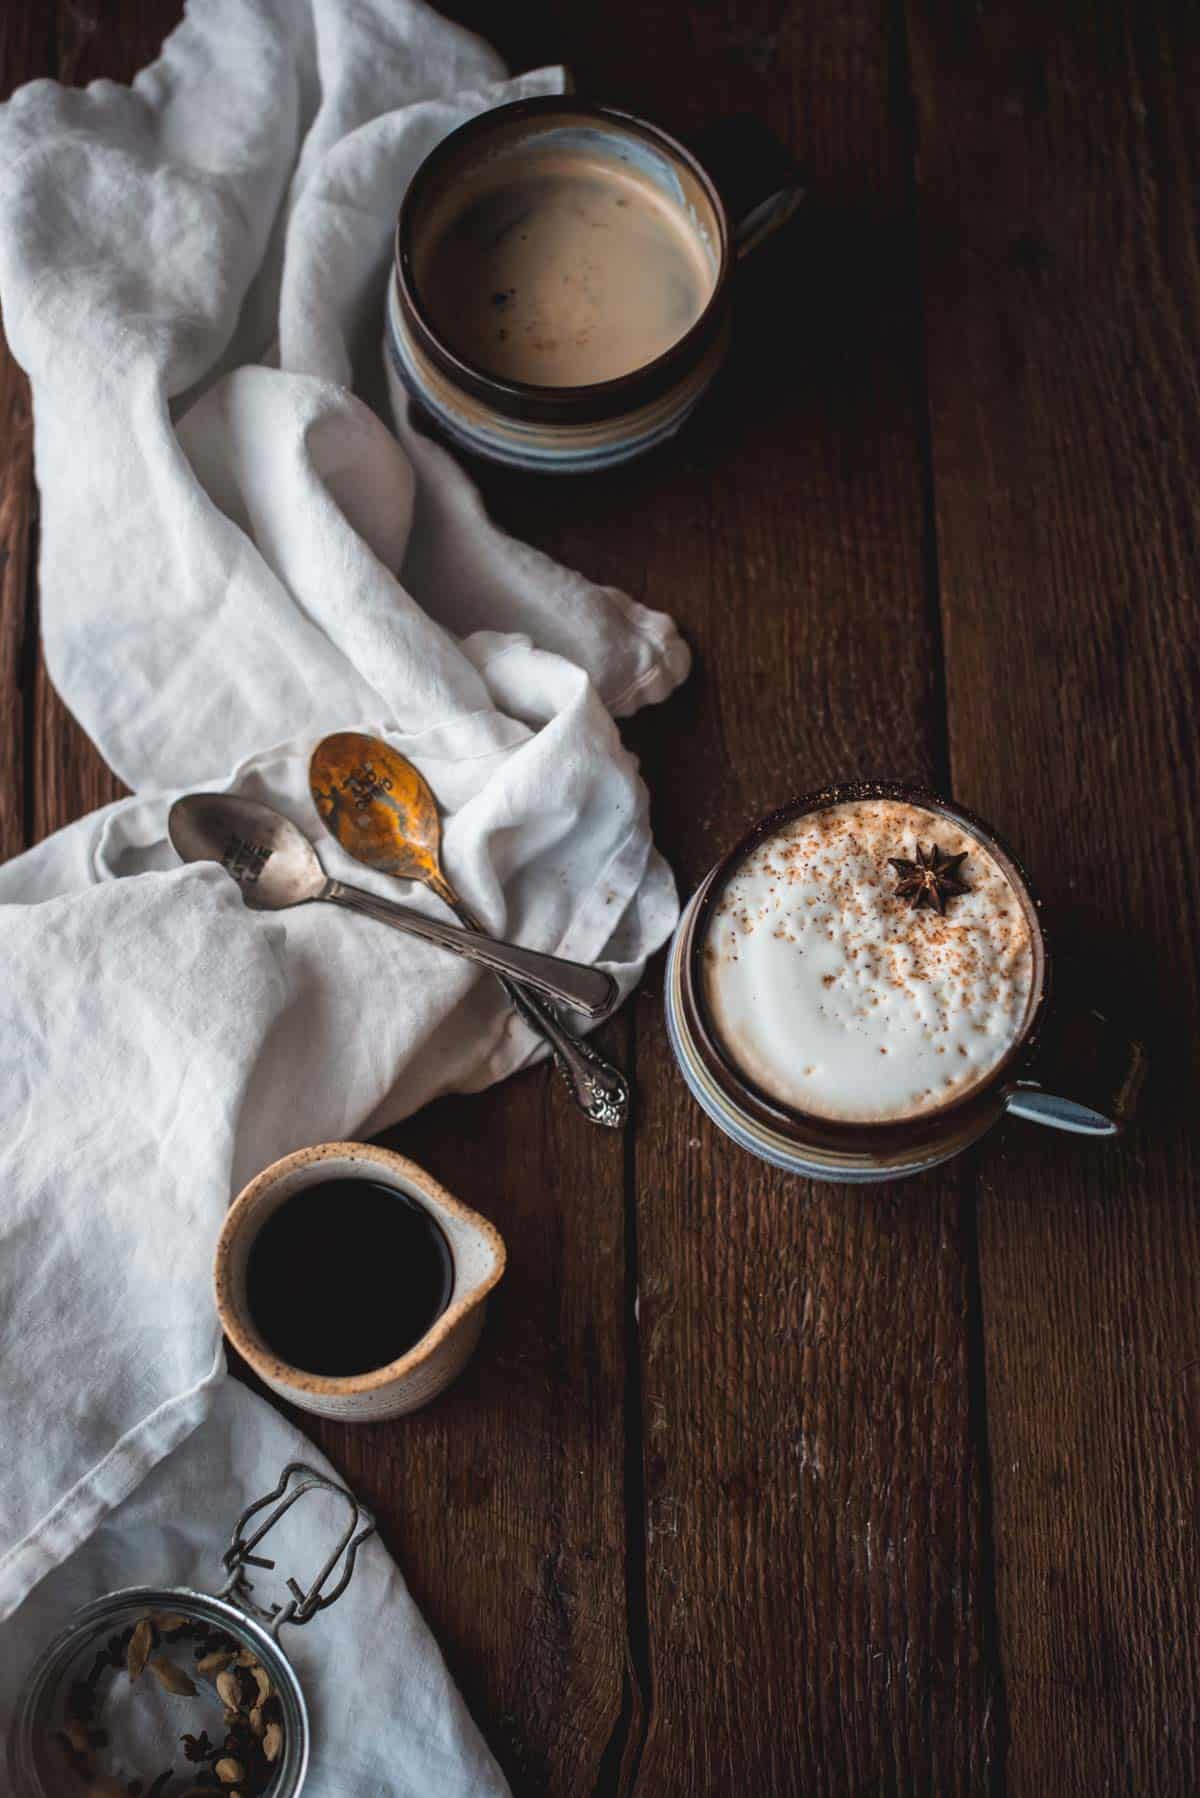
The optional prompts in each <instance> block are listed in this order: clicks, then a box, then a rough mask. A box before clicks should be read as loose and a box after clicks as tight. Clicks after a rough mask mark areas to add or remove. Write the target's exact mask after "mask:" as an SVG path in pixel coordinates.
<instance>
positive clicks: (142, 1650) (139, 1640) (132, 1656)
mask: <svg viewBox="0 0 1200 1798" xmlns="http://www.w3.org/2000/svg"><path fill="white" fill-rule="evenodd" d="M153 1647H154V1625H153V1623H152V1622H151V1621H150V1619H149V1617H143V1618H142V1620H141V1622H140V1623H139V1624H138V1626H137V1628H136V1629H135V1630H134V1632H133V1634H132V1635H131V1636H130V1638H129V1647H128V1648H127V1649H126V1650H125V1665H126V1667H127V1668H128V1669H129V1677H130V1679H140V1678H141V1676H142V1673H143V1672H144V1670H145V1666H146V1662H147V1661H148V1660H149V1659H150V1650H151V1649H152V1648H153Z"/></svg>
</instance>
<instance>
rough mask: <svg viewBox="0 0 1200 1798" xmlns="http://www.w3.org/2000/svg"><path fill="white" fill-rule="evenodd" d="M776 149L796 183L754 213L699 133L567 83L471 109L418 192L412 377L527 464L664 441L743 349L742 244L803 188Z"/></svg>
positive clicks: (401, 306)
mask: <svg viewBox="0 0 1200 1798" xmlns="http://www.w3.org/2000/svg"><path fill="white" fill-rule="evenodd" d="M747 135H748V134H747ZM759 158H760V165H759V166H760V167H761V168H762V171H763V172H762V176H761V178H760V179H759V181H758V182H757V184H756V186H755V187H754V188H752V189H751V190H750V191H751V192H752V193H756V194H761V189H762V186H763V185H764V183H766V182H768V181H769V182H773V183H777V185H774V187H773V191H770V192H769V193H768V194H767V195H766V197H765V198H762V197H759V199H758V204H757V205H755V206H754V207H753V208H750V209H747V210H745V211H744V212H743V213H742V214H741V216H740V217H739V219H738V220H736V221H734V220H731V218H730V216H729V214H728V212H727V210H726V207H725V204H724V202H723V200H722V197H721V194H720V192H719V191H718V188H717V185H716V183H715V182H714V180H713V178H712V176H711V175H710V173H709V172H708V170H707V169H706V168H705V166H704V165H703V164H702V163H701V162H700V160H699V159H698V158H697V157H696V156H695V155H694V154H693V153H692V151H690V150H689V149H687V148H685V147H684V145H682V144H680V143H678V142H677V141H676V140H675V139H674V138H673V137H671V136H669V135H668V133H666V132H665V131H663V130H661V129H660V128H659V127H658V126H656V125H652V124H650V123H648V122H647V121H646V120H644V119H639V118H635V117H634V116H633V115H631V114H629V113H623V112H618V111H615V110H614V109H612V108H610V107H601V106H594V105H591V104H589V103H587V102H585V101H582V100H578V99H574V98H570V97H553V98H543V99H534V100H519V101H516V102H514V103H513V104H512V105H509V106H501V107H497V108H496V109H494V110H493V111H491V112H487V113H482V114H480V115H479V116H478V117H477V118H474V119H472V120H470V121H469V122H468V123H467V124H465V125H463V126H461V127H460V128H459V130H457V131H455V132H452V133H451V134H450V136H449V137H447V138H446V139H444V141H443V142H442V143H441V144H440V145H439V146H438V147H437V149H435V150H434V151H433V152H432V154H431V155H430V156H428V157H427V158H426V160H425V162H424V163H423V164H422V165H421V167H420V168H419V169H418V171H417V174H416V175H415V177H414V179H413V181H412V182H411V184H410V186H409V189H408V192H407V194H406V196H405V199H404V203H403V206H402V208H401V211H400V217H399V222H398V225H397V230H396V255H395V268H394V271H393V275H392V281H391V287H390V291H389V298H388V324H387V353H388V363H389V370H390V373H391V376H392V378H393V380H394V381H396V382H399V383H400V384H401V386H402V387H403V389H404V390H406V391H407V393H408V394H409V395H410V396H411V397H412V398H414V399H415V400H416V401H417V402H418V404H419V405H420V407H421V408H422V409H423V410H424V412H425V413H426V414H428V415H429V416H430V417H431V418H432V419H433V421H434V423H435V424H436V425H437V427H438V428H439V429H440V430H441V431H442V433H443V434H444V435H445V436H447V437H448V438H449V439H450V440H451V441H452V442H453V443H454V444H455V445H457V446H458V447H459V448H460V449H465V450H468V451H471V452H473V453H475V454H477V455H481V456H485V457H488V458H489V459H491V460H493V461H498V462H504V463H508V464H510V465H512V466H514V467H519V468H525V469H530V470H539V471H543V472H549V473H572V472H584V471H588V470H592V469H598V468H604V467H608V466H611V465H612V464H614V463H618V462H624V461H627V460H629V458H630V457H632V456H636V455H640V454H641V453H642V452H643V451H645V450H648V449H650V448H652V447H653V446H654V445H655V444H657V443H660V442H662V441H663V440H664V439H666V438H668V437H670V436H671V435H672V434H673V433H674V432H675V431H676V430H678V428H679V426H680V425H681V424H682V422H683V421H684V419H685V418H686V417H687V416H688V415H689V413H690V412H691V411H692V409H693V407H694V406H695V405H696V404H697V402H698V401H699V399H700V397H701V395H702V394H703V393H704V392H705V391H706V389H707V388H708V386H709V384H710V382H711V381H712V379H713V376H714V375H715V373H716V372H717V369H718V368H719V366H720V364H721V362H722V360H723V359H724V356H725V352H726V349H727V346H728V342H729V330H730V306H731V275H732V271H733V266H734V264H735V262H736V261H737V259H738V257H739V256H740V255H743V254H744V253H745V252H746V251H747V250H748V249H750V248H753V247H754V246H755V245H756V244H757V243H758V242H760V241H761V240H762V239H763V237H764V236H766V235H767V234H769V232H770V231H771V230H773V229H774V228H776V227H777V226H778V225H779V224H780V223H782V222H783V221H784V220H785V219H786V218H787V217H789V216H790V214H791V213H792V212H794V211H795V209H796V206H797V205H798V203H799V198H800V190H799V188H798V187H797V186H796V184H795V182H794V180H790V179H788V178H786V176H785V175H783V174H781V173H780V169H781V165H782V161H783V160H785V159H781V157H780V153H779V152H778V149H777V147H775V155H774V157H771V158H767V157H765V156H763V155H762V153H761V150H759ZM750 161H752V155H748V154H747V153H746V152H745V151H743V152H742V155H741V166H743V167H744V166H745V165H746V164H747V163H748V162H750ZM788 172H789V173H790V170H789V171H788Z"/></svg>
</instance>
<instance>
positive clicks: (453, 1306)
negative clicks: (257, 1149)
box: [214, 1142, 505, 1423]
mask: <svg viewBox="0 0 1200 1798" xmlns="http://www.w3.org/2000/svg"><path fill="white" fill-rule="evenodd" d="M336 1179H343V1180H346V1179H350V1180H353V1179H364V1180H372V1181H377V1182H380V1183H382V1184H383V1185H385V1186H392V1187H395V1188H396V1189H397V1190H398V1191H399V1192H401V1193H404V1194H406V1195H407V1196H408V1197H409V1198H410V1199H413V1200H415V1201H416V1203H417V1204H419V1205H421V1206H423V1207H424V1209H425V1210H426V1211H427V1212H428V1213H429V1214H430V1216H431V1217H433V1218H434V1219H435V1221H436V1222H437V1224H438V1225H439V1227H440V1229H441V1230H442V1233H443V1235H444V1236H445V1238H446V1242H447V1244H448V1245H449V1249H450V1255H451V1259H452V1261H453V1265H454V1280H453V1285H452V1287H451V1291H450V1298H449V1302H448V1304H447V1305H446V1308H445V1310H444V1311H443V1312H442V1313H441V1314H440V1316H439V1317H437V1318H436V1320H435V1321H434V1323H433V1324H432V1325H431V1326H430V1328H429V1329H428V1330H427V1331H426V1333H425V1335H424V1336H422V1337H421V1339H420V1341H419V1342H417V1343H415V1344H414V1346H413V1347H412V1348H411V1349H409V1350H408V1352H407V1353H406V1354H404V1355H402V1356H401V1357H400V1358H399V1359H398V1360H396V1361H392V1362H390V1363H389V1364H388V1365H387V1366H386V1367H375V1368H371V1369H370V1370H369V1371H368V1372H366V1373H361V1374H352V1375H343V1376H332V1375H325V1374H315V1373H309V1372H306V1371H305V1370H304V1369H302V1368H297V1367H292V1366H289V1365H288V1363H287V1362H285V1361H282V1360H281V1359H280V1358H279V1356H278V1355H276V1354H275V1353H274V1352H273V1350H272V1349H271V1347H270V1346H269V1344H268V1343H266V1342H265V1341H264V1340H263V1338H262V1336H261V1335H260V1334H259V1332H258V1330H257V1329H256V1327H255V1323H254V1319H253V1316H252V1315H251V1313H250V1310H249V1307H248V1305H247V1302H246V1271H247V1266H248V1263H249V1258H250V1250H251V1246H252V1245H253V1243H254V1240H255V1237H256V1236H257V1234H258V1232H259V1230H260V1229H261V1228H262V1226H263V1225H264V1224H265V1223H266V1221H267V1219H268V1218H269V1217H270V1216H271V1215H272V1214H273V1213H274V1212H275V1211H277V1210H278V1209H279V1207H280V1206H281V1205H282V1204H284V1203H285V1201H286V1200H288V1199H289V1198H291V1197H292V1195H293V1194H294V1193H297V1192H300V1191H302V1190H303V1189H304V1188H305V1187H308V1186H314V1185H317V1184H319V1183H320V1182H322V1181H326V1180H336ZM504 1264H505V1248H504V1243H503V1241H502V1240H501V1238H500V1234H499V1232H498V1231H497V1230H496V1229H495V1228H494V1227H493V1226H492V1225H491V1224H489V1223H488V1221H487V1219H486V1218H483V1217H480V1216H479V1214H478V1212H475V1211H472V1210H470V1209H469V1207H468V1206H466V1205H464V1204H462V1203H461V1201H460V1200H458V1199H456V1198H454V1197H453V1196H452V1195H451V1194H450V1193H448V1192H447V1191H446V1189H445V1187H443V1186H440V1185H439V1184H438V1182H437V1181H436V1180H434V1179H433V1178H432V1176H431V1175H430V1174H427V1173H426V1172H425V1170H424V1169H423V1168H420V1167H418V1166H417V1164H416V1162H414V1161H410V1160H409V1159H408V1158H407V1156H404V1155H398V1154H396V1153H395V1151H394V1150H391V1149H382V1148H377V1147H376V1146H375V1145H374V1144H373V1143H354V1142H335V1143H322V1144H319V1145H318V1146H317V1147H315V1148H311V1149H299V1150H297V1151H296V1153H295V1154H293V1155H286V1156H285V1157H284V1158H283V1160H282V1161H277V1162H275V1163H274V1164H273V1165H272V1166H271V1167H268V1168H266V1169H264V1171H263V1172H262V1173H261V1174H259V1175H258V1176H257V1177H256V1178H255V1179H253V1180H251V1182H250V1184H249V1185H248V1186H246V1187H245V1188H244V1189H243V1191H242V1192H240V1193H239V1194H238V1197H237V1198H236V1199H235V1200H234V1202H233V1204H232V1206H231V1207H230V1210H229V1215H228V1216H227V1218H226V1220H225V1225H224V1228H223V1229H222V1231H221V1236H220V1239H219V1241H218V1243H217V1253H216V1262H215V1267H214V1281H215V1286H216V1300H217V1312H218V1315H219V1317H220V1319H221V1327H222V1329H223V1330H224V1331H225V1334H226V1336H228V1338H229V1340H230V1342H232V1344H233V1346H234V1347H235V1348H236V1349H237V1351H238V1353H239V1354H240V1355H242V1357H243V1358H244V1359H245V1360H246V1361H248V1362H249V1364H250V1366H251V1367H252V1368H253V1369H254V1371H255V1372H256V1373H257V1374H258V1375H259V1377H260V1378H261V1379H262V1380H263V1381H265V1383H266V1384H267V1385H268V1386H269V1387H270V1388H271V1390H272V1391H273V1392H277V1393H278V1394H279V1395H280V1397H281V1398H285V1399H287V1400H289V1402H290V1403H292V1404H294V1405H297V1406H299V1408H300V1409H301V1410H302V1411H311V1412H313V1413H315V1414H316V1415H317V1416H319V1417H338V1418H341V1419H342V1421H343V1422H346V1423H375V1422H378V1421H379V1420H380V1419H382V1418H386V1417H400V1416H403V1415H404V1413H406V1412H408V1411H416V1410H419V1409H420V1407H421V1406H422V1405H427V1404H429V1402H430V1400H431V1399H434V1398H436V1397H437V1396H438V1394H439V1393H440V1392H443V1391H444V1390H445V1389H446V1387H447V1386H449V1385H450V1383H451V1381H452V1380H455V1379H457V1377H458V1375H459V1374H460V1373H461V1372H462V1370H463V1368H464V1367H465V1366H466V1364H467V1362H468V1361H469V1359H470V1357H471V1354H472V1352H473V1350H474V1348H475V1345H476V1343H477V1342H478V1340H479V1334H480V1331H481V1330H482V1328H483V1320H484V1314H485V1310H486V1304H487V1295H488V1293H489V1292H490V1291H491V1290H492V1288H493V1286H495V1285H496V1283H497V1281H498V1280H499V1279H500V1276H501V1275H502V1273H503V1272H504Z"/></svg>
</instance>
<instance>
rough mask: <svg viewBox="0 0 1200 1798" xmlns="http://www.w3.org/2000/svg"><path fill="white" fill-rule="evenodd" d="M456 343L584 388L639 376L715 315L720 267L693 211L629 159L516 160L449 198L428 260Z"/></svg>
mask: <svg viewBox="0 0 1200 1798" xmlns="http://www.w3.org/2000/svg"><path fill="white" fill-rule="evenodd" d="M415 272H416V284H417V291H418V293H419V295H420V298H421V301H422V303H423V305H424V307H425V309H426V311H427V313H428V315H429V318H430V320H431V322H432V323H433V325H434V328H435V329H436V331H437V333H438V335H439V336H440V337H441V338H442V340H443V341H444V342H445V344H446V345H447V347H448V348H449V349H451V350H452V351H454V353H455V354H456V355H458V356H460V357H462V358H463V359H465V360H466V361H467V362H469V363H472V364H474V365H475V366H476V367H478V368H481V369H483V370H484V371H485V372H486V373H488V374H490V375H493V376H497V377H499V378H501V379H503V380H509V381H520V382H523V383H526V384H529V385H533V386H539V387H582V386H590V385H592V384H593V383H595V382H599V381H609V380H613V379H615V378H617V377H619V376H621V375H627V374H631V373H632V372H633V371H634V370H635V369H639V368H642V367H644V366H645V364H646V363H648V362H652V361H653V360H654V359H655V358H656V357H658V356H660V355H662V354H663V353H664V352H665V351H666V350H669V349H670V348H671V346H672V345H673V344H675V343H677V342H678V341H679V339H680V338H681V337H683V336H684V335H685V334H686V332H687V331H688V330H689V329H690V328H691V326H692V325H693V324H694V323H695V322H696V320H697V319H698V318H699V317H700V315H701V313H702V312H703V310H704V308H705V306H706V304H707V302H708V300H709V298H710V296H711V294H712V291H713V288H714V286H715V283H716V273H715V265H714V262H713V259H712V257H711V255H710V253H709V250H708V248H707V247H706V245H705V243H704V241H703V239H702V237H701V236H700V233H699V232H698V231H697V229H696V228H695V227H694V225H692V224H691V223H690V222H689V220H688V218H687V216H686V215H685V213H684V211H683V208H682V207H681V206H678V205H676V204H675V203H674V202H673V201H672V199H671V198H670V197H669V195H668V194H666V193H665V192H664V191H663V190H662V189H660V188H659V187H657V186H656V185H655V183H654V182H653V181H651V180H650V179H648V178H647V177H645V176H643V175H641V174H640V173H638V172H637V171H636V170H635V169H633V168H632V167H630V166H628V165H627V164H624V163H620V162H617V161H615V160H613V159H611V158H609V157H604V156H599V155H597V156H588V155H587V154H585V153H584V152H582V151H576V150H570V151H562V152H558V151H552V150H539V151H535V152H531V153H528V154H524V155H509V156H505V157H501V158H498V159H497V160H496V161H495V162H492V163H488V164H485V165H484V166H483V167H482V168H480V169H477V170H475V171H473V172H472V173H470V174H469V175H467V176H466V177H465V178H464V179H463V180H462V182H461V183H460V184H459V186H458V187H457V189H456V190H455V191H454V192H453V193H452V194H451V195H449V196H447V197H446V198H444V199H443V201H442V202H441V206H440V209H439V217H438V219H437V220H436V221H435V223H434V227H433V229H432V230H430V231H429V232H428V233H427V234H426V236H425V240H424V243H423V246H422V248H421V249H420V250H419V252H418V255H417V260H416V271H415Z"/></svg>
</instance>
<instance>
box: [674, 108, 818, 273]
mask: <svg viewBox="0 0 1200 1798" xmlns="http://www.w3.org/2000/svg"><path fill="white" fill-rule="evenodd" d="M688 147H689V149H690V150H692V151H693V153H694V154H695V155H696V156H697V157H699V159H700V161H701V162H702V163H703V165H704V167H705V168H706V169H707V171H708V173H709V174H710V175H711V176H712V179H713V181H714V183H715V185H716V188H717V191H718V193H719V194H720V196H721V201H722V204H723V205H724V207H725V210H726V212H727V213H728V215H729V221H730V232H731V236H730V243H731V247H732V249H733V253H734V256H735V257H736V258H737V260H738V261H739V262H742V261H744V260H745V258H746V257H747V256H749V255H750V254H751V253H752V252H753V251H755V250H757V249H758V248H759V246H760V245H761V244H764V243H766V241H767V239H768V238H769V237H774V235H775V233H776V232H777V231H778V230H780V229H781V227H782V226H784V225H786V224H787V222H788V220H789V219H790V218H792V217H793V216H794V214H795V213H796V212H797V211H798V210H799V208H800V205H801V203H802V201H803V199H804V188H803V186H802V185H801V183H800V180H799V170H798V169H797V167H796V164H795V163H794V162H793V160H792V158H791V156H789V154H788V152H787V151H786V150H785V149H784V148H783V145H782V144H781V143H780V142H779V140H778V139H777V138H776V137H774V136H773V135H772V133H771V132H770V131H768V130H767V127H766V126H765V125H764V124H763V123H762V121H761V120H760V119H756V118H755V117H754V115H753V114H752V113H739V114H737V115H736V116H734V117H733V118H728V119H718V120H717V121H716V123H715V124H712V125H709V126H707V127H706V128H705V129H704V130H703V131H701V132H699V133H697V135H696V136H695V137H693V138H692V139H690V141H689V144H688Z"/></svg>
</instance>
